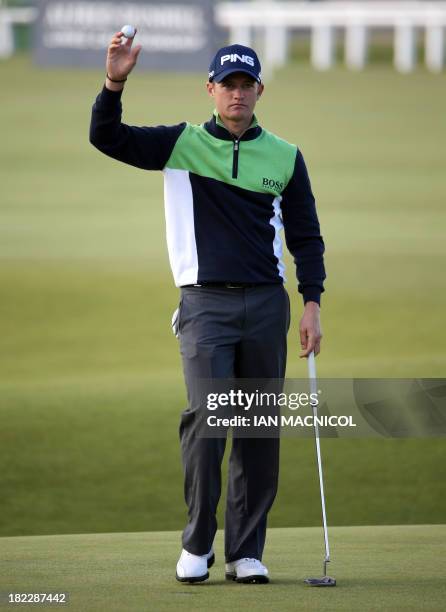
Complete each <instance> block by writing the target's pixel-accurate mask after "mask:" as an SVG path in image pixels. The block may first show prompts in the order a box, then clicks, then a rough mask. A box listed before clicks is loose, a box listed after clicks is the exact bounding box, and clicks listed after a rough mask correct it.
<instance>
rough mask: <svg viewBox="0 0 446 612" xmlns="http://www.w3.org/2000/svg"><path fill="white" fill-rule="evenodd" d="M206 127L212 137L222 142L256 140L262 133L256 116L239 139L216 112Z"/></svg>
mask: <svg viewBox="0 0 446 612" xmlns="http://www.w3.org/2000/svg"><path fill="white" fill-rule="evenodd" d="M204 127H205V129H206V131H207V132H209V134H212V136H215V138H219V139H220V140H237V141H240V140H254V138H257V137H258V136H260V134H261V132H262V128H261V127H260V125H258V123H257V118H256V116H255V115H253V117H252V121H251V125H250V126H249V127H248V129H247V130H245V132H243V134H242V135H241V136H239V137H237V136H235V134H232V133H231V132H230V131H229V130H228V128H227V127H226V126H225V124H224V123H223V121H222V120H221V119H220V116H219V114H218V113H217V111H216V110H215V111H214V114H213V115H212V117H211V119H210V120H209V121H207V122H206V123H205V124H204Z"/></svg>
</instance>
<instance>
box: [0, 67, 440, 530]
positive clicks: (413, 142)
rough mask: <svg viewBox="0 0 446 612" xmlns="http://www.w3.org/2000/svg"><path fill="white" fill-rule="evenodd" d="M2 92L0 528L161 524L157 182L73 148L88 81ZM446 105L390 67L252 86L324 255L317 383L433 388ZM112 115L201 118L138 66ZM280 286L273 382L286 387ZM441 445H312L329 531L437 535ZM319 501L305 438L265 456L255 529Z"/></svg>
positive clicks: (163, 367)
mask: <svg viewBox="0 0 446 612" xmlns="http://www.w3.org/2000/svg"><path fill="white" fill-rule="evenodd" d="M203 76H204V75H203ZM0 79H1V81H2V83H4V84H5V86H4V87H3V89H2V119H3V122H2V124H3V128H2V140H3V146H2V147H1V150H0V216H1V222H0V291H1V299H0V327H1V329H0V337H1V352H0V372H1V380H0V464H1V465H2V466H3V469H2V470H1V473H0V489H1V496H0V506H1V512H0V533H1V534H3V535H21V534H48V533H76V532H77V533H79V532H88V531H111V532H112V531H115V532H121V531H133V530H139V531H147V530H151V529H154V530H163V529H180V528H181V527H182V526H183V524H184V520H185V508H184V504H183V500H182V488H181V477H182V472H181V466H180V455H179V447H178V431H177V428H178V422H179V413H180V411H181V410H182V409H183V408H184V406H185V391H184V387H183V381H182V375H181V363H180V358H179V355H178V348H177V343H176V341H175V339H174V337H173V336H172V334H171V331H170V316H171V313H172V311H173V309H174V308H175V305H176V303H177V300H178V292H177V290H176V289H175V287H174V286H173V283H172V280H171V275H170V270H169V267H168V259H167V252H166V247H165V239H164V213H163V207H162V178H161V176H160V175H159V174H156V173H147V172H142V171H139V170H136V169H134V168H130V167H126V166H124V165H122V164H119V163H118V162H115V161H113V160H110V159H108V158H106V157H105V156H103V155H101V154H100V153H99V152H97V151H96V150H95V149H94V148H93V147H91V145H90V144H89V142H88V127H89V120H90V110H91V105H92V103H93V101H94V98H95V96H96V95H97V93H98V91H99V90H100V88H101V86H102V82H103V72H102V71H98V70H80V69H74V70H66V69H51V70H42V69H37V68H35V67H34V66H33V65H32V62H31V61H30V58H29V57H28V56H27V55H22V56H16V57H14V58H13V59H12V60H10V61H7V62H1V63H0ZM445 94H446V80H445V79H444V76H442V75H441V76H434V75H431V74H428V73H427V72H425V71H424V70H421V69H420V70H418V71H416V72H415V73H414V74H412V75H406V76H403V75H398V74H396V73H395V72H394V71H393V70H392V68H390V67H388V66H372V67H370V68H369V69H368V70H367V71H365V72H364V73H360V74H352V73H349V72H347V71H346V70H344V69H342V68H337V69H336V70H334V71H332V72H330V73H327V74H318V73H315V72H313V71H311V70H310V69H309V68H308V67H305V66H303V65H296V64H291V65H290V66H288V67H287V68H286V69H285V70H283V71H281V72H279V73H278V74H277V75H276V77H275V78H274V80H273V81H271V82H269V83H267V88H266V91H265V95H264V98H263V100H262V101H261V103H260V104H259V107H258V116H259V120H260V122H261V123H262V124H263V125H265V126H266V127H267V128H269V129H270V130H272V131H274V132H276V133H278V134H279V135H281V136H283V137H285V138H287V139H289V140H290V141H292V142H295V143H297V144H298V145H299V146H300V147H301V149H302V151H303V153H304V156H305V159H306V160H307V164H308V167H309V171H310V177H311V180H312V184H313V188H314V192H315V194H316V197H317V202H318V211H319V216H320V220H321V226H322V231H323V234H324V237H325V241H326V246H327V256H326V264H327V273H328V280H327V284H326V287H327V291H326V293H325V294H324V296H323V300H322V324H323V331H324V340H323V352H322V354H321V356H320V358H319V359H318V372H319V375H320V376H325V377H329V376H333V377H349V376H366V377H367V376H386V377H388V376H401V377H439V376H444V373H445V364H446V356H445V350H444V346H445V338H446V332H445V325H444V312H445V301H446V292H445V286H444V282H443V277H444V255H445V246H444V239H443V234H444V230H443V228H444V222H445V209H444V202H445V199H446V184H445V181H444V167H445V163H446V149H445V147H444V142H445V137H446V125H445V122H444V104H443V100H444V98H445ZM123 100H124V120H125V121H127V122H128V123H133V124H148V125H150V124H157V123H167V124H169V123H176V122H178V121H181V120H183V119H189V120H190V121H193V122H201V121H203V120H204V119H205V118H207V117H208V116H209V114H210V111H211V106H210V103H209V101H208V100H207V98H206V95H205V90H204V79H203V78H202V77H201V76H197V75H171V74H162V75H161V74H143V73H139V72H138V70H137V69H136V70H135V73H134V74H132V76H131V78H130V79H129V82H128V84H127V86H126V91H125V93H124V98H123ZM288 278H289V281H288V290H289V292H290V294H291V295H292V308H293V324H292V329H291V331H290V335H289V364H288V375H289V376H293V377H303V376H305V374H306V371H305V364H304V363H303V362H302V361H299V360H298V358H297V351H298V343H297V323H298V318H299V314H300V312H301V301H300V298H299V297H297V296H296V291H295V281H294V271H293V268H292V265H291V264H290V265H289V268H288ZM444 448H445V447H444V442H443V441H442V440H397V441H389V440H343V441H337V440H324V442H323V450H324V460H325V461H326V472H327V493H328V499H329V516H330V519H331V521H332V523H333V524H337V525H349V524H374V523H395V524H399V523H411V522H413V523H439V522H443V520H444V514H445V501H444V500H445V499H446V496H445V493H446V491H445V483H444V479H441V478H440V468H439V466H440V465H441V464H442V457H443V456H444ZM166 483H168V485H167V484H166ZM318 503H319V502H318V490H317V481H316V473H315V465H314V450H313V447H312V444H311V441H305V440H303V441H298V442H297V441H296V440H285V441H284V444H283V448H282V470H281V488H280V493H279V496H278V499H277V501H276V504H275V506H274V508H273V511H272V513H271V524H272V525H274V526H276V527H280V526H294V525H315V524H317V523H318V521H319V507H318Z"/></svg>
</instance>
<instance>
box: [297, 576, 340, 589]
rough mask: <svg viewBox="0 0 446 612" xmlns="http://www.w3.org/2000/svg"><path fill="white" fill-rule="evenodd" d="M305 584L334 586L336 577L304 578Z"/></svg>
mask: <svg viewBox="0 0 446 612" xmlns="http://www.w3.org/2000/svg"><path fill="white" fill-rule="evenodd" d="M304 582H305V584H309V585H310V586H317V587H334V586H336V579H335V578H330V576H323V577H322V578H306V579H305V580H304Z"/></svg>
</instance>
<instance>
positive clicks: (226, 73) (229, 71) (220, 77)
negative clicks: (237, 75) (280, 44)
mask: <svg viewBox="0 0 446 612" xmlns="http://www.w3.org/2000/svg"><path fill="white" fill-rule="evenodd" d="M234 72H244V73H245V74H249V76H250V77H252V78H253V79H254V81H257V83H260V82H261V81H260V79H259V77H258V76H257V75H256V74H255V73H254V72H251V71H250V70H244V69H243V68H227V69H226V70H223V72H220V73H219V74H217V75H215V76H214V78H213V79H212V80H213V81H215V82H216V83H221V82H222V81H223V79H225V78H226V77H227V76H229V75H230V74H234Z"/></svg>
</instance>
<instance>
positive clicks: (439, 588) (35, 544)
mask: <svg viewBox="0 0 446 612" xmlns="http://www.w3.org/2000/svg"><path fill="white" fill-rule="evenodd" d="M445 537H446V527H445V526H444V525H417V526H393V527H335V528H331V529H330V543H331V549H332V562H331V563H330V564H329V566H328V573H329V574H330V575H332V576H334V577H335V578H336V580H337V583H338V584H337V586H336V587H335V588H325V589H320V588H319V589H318V588H312V587H309V586H307V585H305V584H304V582H303V580H304V579H305V578H307V577H312V576H320V575H321V572H322V559H323V541H322V531H321V529H320V528H314V527H313V528H301V529H271V530H269V532H268V537H267V543H266V548H265V554H264V558H263V561H264V563H265V564H266V565H267V567H268V569H269V572H270V575H271V582H270V583H269V584H268V585H244V584H237V583H235V582H228V581H226V580H225V579H224V556H223V538H222V533H221V532H218V534H217V537H216V542H215V551H216V563H215V565H214V567H213V568H212V569H211V570H210V579H209V580H208V581H206V582H205V583H202V584H198V585H188V584H181V583H179V582H177V581H176V580H175V577H174V576H175V564H176V561H177V558H178V555H179V552H180V549H181V543H180V534H179V533H178V532H172V531H170V532H150V533H130V534H129V533H117V534H106V533H104V534H90V535H77V536H73V535H66V536H49V537H48V536H40V537H19V538H1V539H0V547H1V550H2V554H1V556H0V576H1V578H0V592H3V593H6V592H7V591H19V592H39V591H44V592H48V591H52V592H54V591H66V592H68V593H69V597H70V600H69V601H70V603H69V607H70V610H72V611H73V612H75V611H76V612H77V611H79V612H81V611H82V612H84V611H85V610H88V612H95V611H96V610H97V611H102V610H116V611H118V610H119V611H121V610H126V611H128V612H131V611H134V610H149V611H156V612H164V611H169V610H172V611H174V610H186V609H188V610H191V609H193V610H203V611H204V610H215V611H220V610H222V611H223V610H242V609H243V610H245V609H253V610H258V611H260V612H270V610H283V611H291V610H308V611H310V610H314V611H316V610H317V612H323V611H325V610H326V611H327V612H329V611H332V610H339V611H342V612H350V611H351V612H358V610H361V612H372V611H373V612H375V611H376V610H382V611H386V612H387V611H389V612H400V611H401V612H402V611H403V610H404V611H410V612H421V611H428V610H429V611H430V612H439V611H440V610H443V609H444V598H445V597H446V583H445V581H444V576H445V571H446V565H445V553H446V549H445Z"/></svg>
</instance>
